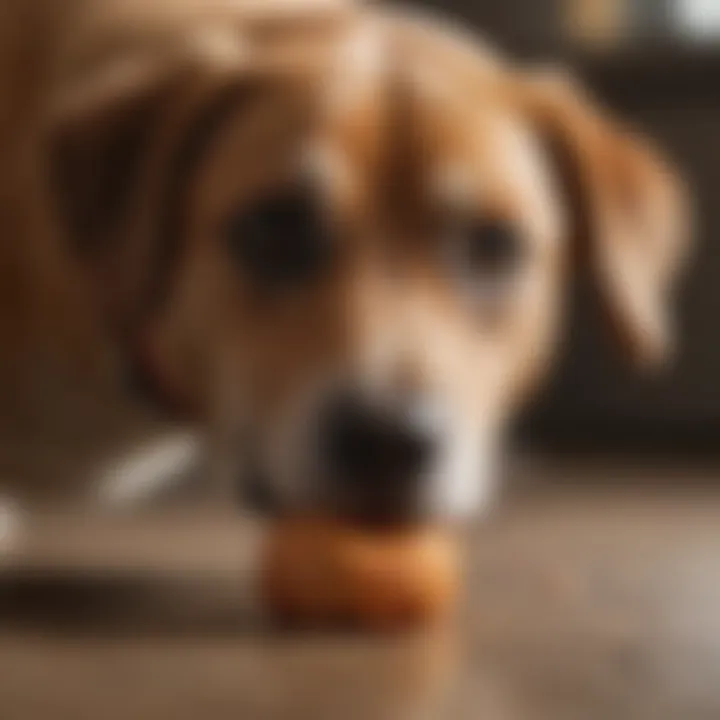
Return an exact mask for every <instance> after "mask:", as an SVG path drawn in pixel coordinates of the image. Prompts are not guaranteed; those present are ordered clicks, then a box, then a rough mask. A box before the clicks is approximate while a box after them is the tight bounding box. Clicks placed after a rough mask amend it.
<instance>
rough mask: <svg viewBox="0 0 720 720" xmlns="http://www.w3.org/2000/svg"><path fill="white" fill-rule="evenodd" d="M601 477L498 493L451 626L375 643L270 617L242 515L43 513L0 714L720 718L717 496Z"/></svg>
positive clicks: (29, 550)
mask: <svg viewBox="0 0 720 720" xmlns="http://www.w3.org/2000/svg"><path fill="white" fill-rule="evenodd" d="M570 479H572V478H570ZM603 479H604V476H603V473H602V472H599V473H597V478H596V480H597V481H596V482H593V483H591V484H590V485H589V487H585V489H582V490H580V489H578V486H577V485H574V484H573V483H572V482H568V483H560V484H552V485H548V486H544V485H542V484H541V485H539V486H536V487H531V488H529V489H527V490H525V491H523V492H518V493H517V494H515V495H513V496H511V497H509V498H507V499H506V501H505V503H504V504H503V505H502V507H501V508H500V510H499V511H498V512H497V513H496V514H495V515H494V516H493V517H492V518H491V519H489V520H488V521H486V522H485V523H484V524H482V525H480V524H478V526H477V527H473V528H471V529H470V530H469V531H468V541H467V542H468V544H467V549H468V562H467V574H468V585H467V592H466V595H465V597H464V598H463V603H462V607H461V608H460V610H459V616H458V617H457V618H456V619H454V621H453V622H451V623H448V626H447V627H444V628H440V629H436V630H435V631H433V632H432V633H427V634H424V635H420V636H416V637H411V638H409V637H406V638H393V639H387V638H386V639H384V640H378V639H371V638H364V637H357V636H355V637H353V636H347V635H345V636H343V635H341V634H335V635H325V636H318V635H314V634H306V635H299V634H288V633H282V632H278V631H276V630H273V629H272V628H270V627H268V626H267V624H266V623H265V622H264V621H263V619H262V616H261V614H260V612H259V611H258V608H257V606H256V604H255V602H254V598H253V595H252V582H251V578H252V574H253V559H254V557H255V552H256V547H257V541H258V537H259V528H258V527H257V526H256V525H254V524H252V523H251V522H250V521H240V522H239V521H238V520H237V518H234V517H231V516H229V515H228V516H221V515H211V514H205V513H199V512H195V513H193V514H185V513H173V514H170V513H168V514H164V515H163V516H162V517H160V516H156V517H150V516H148V517H145V518H135V519H132V520H130V519H127V520H120V519H115V520H112V521H110V520H108V519H107V518H105V519H103V518H89V517H87V518H84V519H80V518H78V517H71V516H69V515H66V514H62V515H52V514H48V515H44V516H39V517H37V518H35V520H34V521H33V527H32V528H30V532H29V533H28V535H27V536H26V543H25V545H24V548H23V551H22V554H21V556H19V557H17V558H16V559H15V560H14V561H13V562H12V563H6V567H5V568H4V571H2V572H0V718H2V720H36V719H37V720H55V718H58V719H63V720H64V719H67V720H85V719H86V718H87V719H88V720H98V719H99V718H102V719H103V720H114V719H115V718H117V719H118V720H121V719H122V720H145V719H147V720H160V719H161V718H180V719H181V720H182V719H183V718H188V720H189V719H192V720H197V719H198V718H205V717H208V718H212V719H213V720H222V719H224V718H228V719H230V718H232V720H264V719H265V718H268V719H272V720H275V719H279V720H284V719H285V718H287V719H288V720H303V719H307V720H324V719H325V718H327V719H328V720H344V719H346V718H347V719H348V720H353V719H354V718H357V719H358V720H361V719H362V720H376V719H377V720H380V719H382V720H384V719H385V718H387V719H388V720H396V719H397V720H400V719H402V718H409V719H410V720H414V719H415V718H436V717H437V718H443V719H445V718H449V719H452V720H465V719H467V720H483V719H485V718H487V719H488V720H595V719H597V720H717V719H718V718H720V487H718V489H716V490H713V489H712V488H711V487H710V486H708V485H707V484H705V483H699V482H696V481H697V480H701V479H705V478H704V477H703V478H700V477H697V476H693V475H692V474H691V473H688V474H687V476H685V475H684V474H683V473H679V474H678V475H677V476H676V477H675V478H673V481H672V482H667V478H665V480H666V482H663V483H662V484H653V483H651V482H641V483H637V484H627V483H622V482H617V479H618V477H617V473H614V476H613V478H612V479H613V480H614V481H615V482H603ZM605 479H608V480H609V478H605ZM645 479H646V480H647V478H645Z"/></svg>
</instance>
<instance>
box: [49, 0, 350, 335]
mask: <svg viewBox="0 0 720 720" xmlns="http://www.w3.org/2000/svg"><path fill="white" fill-rule="evenodd" d="M141 5H147V12H148V14H149V15H148V17H147V18H144V19H143V18H140V19H139V20H138V18H136V17H135V14H134V13H136V12H139V10H138V8H141V6H138V7H134V6H133V5H132V4H131V6H128V7H131V8H132V12H131V14H130V15H131V16H130V18H129V19H128V18H125V19H124V20H123V21H115V20H114V16H113V18H111V19H112V20H113V21H112V22H110V21H108V18H106V17H104V15H103V12H104V11H103V12H101V15H103V22H102V23H101V28H102V31H100V30H97V29H96V28H95V27H94V26H93V23H88V28H89V29H86V32H85V33H84V34H83V35H82V37H81V40H80V41H76V42H75V45H74V46H73V47H71V48H69V49H68V50H67V52H66V56H64V57H63V61H62V63H61V64H62V67H60V68H59V69H58V70H57V72H56V77H55V78H54V80H53V88H54V91H53V92H52V93H51V95H50V98H49V102H48V104H47V108H46V110H45V113H44V115H45V122H44V128H43V131H44V141H45V147H46V153H45V160H46V163H47V168H46V174H47V177H48V180H49V183H48V185H49V187H48V191H49V194H50V197H51V201H52V204H53V205H54V208H55V210H56V213H57V218H58V225H59V226H61V227H62V228H63V229H64V230H66V236H67V243H68V244H69V245H70V246H71V248H73V249H74V250H75V251H76V252H78V253H79V255H80V256H81V258H84V259H85V260H87V262H86V263H85V267H86V268H87V269H88V271H89V272H90V274H91V277H90V280H91V281H92V280H93V279H95V281H96V284H98V286H99V287H98V290H99V292H98V295H97V297H98V299H100V300H103V301H108V302H109V303H110V304H111V307H110V308H108V310H109V313H110V315H111V316H112V317H113V319H115V318H117V317H119V316H120V315H124V316H125V318H124V320H123V322H124V323H125V324H128V323H131V322H132V320H131V319H129V316H130V315H132V314H133V312H135V313H137V311H138V310H142V309H143V307H142V305H143V303H144V302H145V301H146V300H147V293H148V291H150V292H152V287H151V286H153V285H158V284H162V283H157V282H156V280H157V277H156V276H155V275H154V273H155V270H158V269H159V270H163V268H158V267H157V266H159V265H163V266H167V265H169V264H170V261H171V260H172V259H173V257H174V256H175V255H176V254H177V253H175V252H174V250H175V248H174V245H176V244H177V242H178V237H179V235H180V234H181V233H180V228H179V227H175V226H174V225H173V222H174V219H173V218H174V216H175V215H178V213H175V214H174V215H173V217H170V215H171V214H172V212H171V211H172V210H173V208H175V209H179V210H180V211H182V209H183V207H184V204H185V203H184V200H185V197H184V194H185V193H186V191H187V188H186V186H187V185H189V183H190V180H191V176H192V174H193V172H194V170H195V167H194V165H195V164H196V163H197V162H198V159H199V157H200V156H201V155H202V153H203V152H204V151H205V150H206V149H207V146H208V145H209V143H210V142H211V141H212V139H213V136H214V135H215V134H216V131H217V130H218V126H219V124H220V123H222V122H223V121H224V120H225V119H227V118H228V117H229V116H230V115H232V114H233V113H234V111H235V109H236V107H237V106H238V104H242V103H246V101H248V100H250V99H251V98H255V96H256V95H257V94H259V93H264V92H273V93H277V94H279V95H282V96H283V97H285V96H287V97H288V103H289V102H291V100H292V99H293V98H295V97H296V96H298V95H299V94H300V93H299V92H298V90H299V89H300V88H301V87H303V88H304V87H305V86H306V85H308V84H309V82H310V81H309V80H308V78H310V77H312V73H313V72H315V71H316V69H317V68H321V69H322V68H323V67H324V66H325V65H327V61H326V60H325V55H326V54H327V52H331V51H332V37H333V33H334V32H335V27H336V26H341V25H342V24H343V23H344V21H345V19H346V18H347V17H348V15H349V9H348V10H346V7H348V8H349V3H347V2H345V0H330V2H324V3H323V2H321V1H320V0H311V2H309V3H300V4H295V3H289V4H287V8H286V9H283V8H284V7H285V5H286V4H285V3H278V4H277V5H278V9H277V10H275V9H273V8H274V7H275V6H274V5H273V4H271V3H269V4H268V8H267V9H263V8H264V7H265V6H264V5H262V4H259V5H258V6H257V8H255V12H251V8H250V7H249V6H246V4H245V3H234V2H230V3H228V4H227V6H225V5H223V6H222V7H220V6H218V8H216V9H215V10H214V11H211V10H210V9H208V7H207V5H206V4H204V3H203V2H202V1H201V0H190V1H189V2H188V3H187V8H186V9H187V12H185V10H184V9H183V8H185V5H184V4H183V3H180V4H177V13H176V11H175V8H176V3H175V2H173V3H172V4H171V5H170V6H169V7H170V8H171V9H172V12H170V10H168V9H167V8H165V6H164V5H163V4H162V3H160V4H159V5H158V7H160V8H161V10H160V11H158V12H159V19H158V18H154V17H153V13H154V7H155V4H154V3H147V4H141ZM101 6H102V4H101ZM120 6H121V7H124V6H125V4H123V3H120ZM306 6H307V7H306ZM326 6H327V7H326ZM246 7H247V11H246V9H245V8H246ZM253 7H255V6H254V5H253ZM141 9H142V8H141ZM191 11H192V12H191ZM168 13H170V14H169V16H168V17H165V15H166V14H168ZM176 15H177V16H176ZM143 17H144V16H143ZM286 88H289V89H288V90H286ZM180 214H181V213H180ZM176 224H177V223H176ZM171 225H173V226H172V227H171ZM113 305H114V306H117V307H112V306H113ZM132 306H134V307H132Z"/></svg>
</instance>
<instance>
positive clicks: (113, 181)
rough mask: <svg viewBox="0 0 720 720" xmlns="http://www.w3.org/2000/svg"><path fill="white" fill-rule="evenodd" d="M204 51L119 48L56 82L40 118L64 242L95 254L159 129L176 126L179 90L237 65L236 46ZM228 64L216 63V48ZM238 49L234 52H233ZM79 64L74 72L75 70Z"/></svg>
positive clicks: (123, 207)
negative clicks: (171, 123)
mask: <svg viewBox="0 0 720 720" xmlns="http://www.w3.org/2000/svg"><path fill="white" fill-rule="evenodd" d="M204 39H205V40H208V41H209V42H207V43H206V44H205V45H204V46H203V45H201V44H200V43H197V44H191V43H185V44H184V45H183V46H182V47H175V48H167V47H166V48H157V49H149V48H147V47H137V48H133V47H128V48H118V49H117V50H116V51H114V52H109V53H107V54H106V55H105V56H103V57H100V58H99V59H95V58H82V59H81V61H75V63H74V64H73V66H72V67H71V68H70V70H68V71H66V73H65V75H66V77H60V78H59V79H58V81H57V82H56V90H55V92H54V94H53V95H52V96H51V98H50V102H49V103H48V109H47V113H46V114H47V118H46V121H45V126H46V127H45V139H46V147H47V155H46V158H47V161H48V168H47V169H48V177H49V181H50V188H49V190H50V192H51V195H52V197H53V198H54V199H55V207H56V210H57V211H58V213H59V216H60V220H61V223H62V224H63V225H64V226H65V228H66V230H67V235H68V240H69V242H70V243H71V244H72V245H73V246H74V247H75V248H76V249H78V250H80V251H82V252H86V253H89V254H92V253H94V252H98V251H100V250H102V249H103V248H104V247H105V245H106V244H107V243H108V242H110V241H111V240H112V236H113V234H114V233H115V232H116V231H117V230H118V227H119V225H120V224H121V223H122V221H123V218H124V216H125V213H126V211H127V210H128V206H129V204H130V203H131V202H132V201H133V200H134V199H135V198H134V194H135V193H134V190H135V189H136V187H137V185H138V182H139V175H140V173H141V172H142V169H143V163H144V162H145V161H146V160H147V156H148V154H150V153H152V152H157V151H158V148H159V146H160V145H162V144H163V142H164V140H163V138H162V136H161V135H160V133H159V127H160V126H161V125H164V124H165V123H166V121H167V120H168V119H172V117H173V116H174V118H175V119H176V122H181V118H180V117H179V116H178V113H182V109H181V108H178V107H177V104H176V101H178V100H179V98H176V97H175V96H176V95H177V90H178V88H179V86H180V85H181V83H184V84H185V87H186V88H188V87H191V86H192V82H193V80H192V78H193V77H194V78H195V80H196V82H198V81H199V77H200V73H201V72H208V71H211V70H213V69H216V70H217V74H218V75H219V74H220V72H221V71H222V70H223V69H228V70H229V69H230V67H231V66H232V65H233V64H239V63H240V62H241V50H240V45H239V43H237V44H236V45H235V46H234V47H233V46H232V45H230V43H228V42H227V37H222V36H221V35H220V34H218V35H217V37H216V42H217V43H218V44H217V46H216V48H217V49H218V52H216V53H215V55H214V56H213V55H212V52H211V51H212V46H211V44H210V41H211V39H210V38H209V37H207V36H204ZM223 42H224V44H223V46H222V50H223V51H224V52H225V60H226V65H225V66H224V67H223V65H222V64H221V63H220V52H219V48H220V43H223ZM233 50H235V55H233ZM75 66H79V67H75Z"/></svg>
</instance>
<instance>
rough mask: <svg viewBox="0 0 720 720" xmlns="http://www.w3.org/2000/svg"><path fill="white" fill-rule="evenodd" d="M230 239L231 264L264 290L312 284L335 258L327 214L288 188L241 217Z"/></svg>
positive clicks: (234, 223)
mask: <svg viewBox="0 0 720 720" xmlns="http://www.w3.org/2000/svg"><path fill="white" fill-rule="evenodd" d="M227 234H228V242H229V245H230V249H231V253H232V255H233V258H234V259H235V260H236V262H237V263H238V265H239V266H240V267H241V269H242V270H243V272H245V273H247V275H248V277H249V279H250V281H251V282H253V283H255V284H257V285H258V286H261V287H263V288H268V289H280V288H283V287H288V286H296V285H300V284H304V283H308V282H311V281H312V280H314V279H316V278H317V277H318V276H319V275H320V274H321V273H322V272H323V270H324V269H325V268H326V267H327V265H328V263H329V261H330V259H331V256H332V250H333V247H332V246H333V243H332V239H331V237H330V232H329V228H328V224H327V220H326V217H325V215H324V212H323V208H322V207H321V203H320V202H319V199H318V198H317V197H316V196H315V195H314V194H313V193H312V192H310V191H308V190H307V189H305V188H299V187H298V188H295V187H294V188H290V189H289V190H286V191H284V192H282V193H280V194H276V195H273V196H271V197H268V198H265V199H264V200H262V201H261V202H259V203H258V204H257V205H255V206H254V207H252V208H249V209H245V210H243V211H241V212H238V213H237V214H236V215H234V216H233V217H232V218H231V220H230V222H229V226H228V229H227Z"/></svg>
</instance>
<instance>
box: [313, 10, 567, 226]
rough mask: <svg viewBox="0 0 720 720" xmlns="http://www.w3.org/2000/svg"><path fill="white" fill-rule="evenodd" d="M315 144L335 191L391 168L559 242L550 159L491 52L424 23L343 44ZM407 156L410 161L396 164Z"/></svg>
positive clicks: (429, 191)
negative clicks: (320, 135)
mask: <svg viewBox="0 0 720 720" xmlns="http://www.w3.org/2000/svg"><path fill="white" fill-rule="evenodd" d="M339 47H340V50H339V53H338V56H337V66H336V68H335V69H334V72H333V73H331V75H330V76H329V82H328V85H327V89H326V95H325V98H324V103H325V112H326V117H327V123H326V124H325V126H324V127H325V132H324V134H323V136H322V137H321V138H320V140H319V141H318V142H316V143H313V144H312V146H311V148H310V152H309V153H308V155H309V157H311V158H314V161H315V162H316V166H317V167H318V168H321V169H322V171H324V172H325V173H326V175H327V177H328V180H329V181H330V184H331V185H334V186H335V187H338V186H339V187H341V188H344V189H346V190H347V191H348V192H352V191H353V190H354V191H356V192H357V191H361V190H359V189H358V188H357V187H353V183H356V184H358V185H362V184H363V183H364V184H365V185H366V186H369V187H371V188H372V187H374V188H381V189H383V190H384V187H385V186H384V185H383V184H382V183H378V182H377V174H378V173H381V172H385V171H387V166H388V164H389V163H394V164H395V165H396V166H397V165H401V166H402V167H403V168H405V170H406V172H405V174H404V176H400V177H401V178H402V180H403V181H405V182H408V181H409V176H410V174H412V182H414V183H416V184H417V183H422V191H423V194H424V196H425V197H426V198H427V197H429V198H432V199H433V200H434V201H437V202H439V203H443V204H445V205H446V206H453V205H465V206H466V207H468V206H469V207H470V208H478V209H481V208H485V209H487V210H489V211H497V212H501V213H502V214H505V215H508V216H512V217H514V218H516V219H518V220H519V221H520V222H524V223H527V224H528V225H534V226H535V227H533V228H532V229H533V230H534V231H536V234H538V235H542V236H552V235H557V234H558V228H557V226H558V224H559V222H560V219H559V218H558V217H557V215H558V212H557V211H556V208H555V207H554V203H555V201H554V199H553V198H554V187H553V181H552V177H551V173H550V172H549V168H548V163H547V157H546V153H545V150H544V148H543V145H542V143H541V142H540V139H539V137H538V134H537V133H536V132H535V130H534V128H533V126H532V124H531V123H530V122H529V121H528V119H527V118H526V117H525V116H524V114H523V112H522V108H521V106H520V105H519V104H518V103H514V102H513V94H512V92H510V91H509V86H510V85H511V83H512V76H511V74H510V73H509V72H508V71H506V70H505V69H504V67H503V65H502V63H501V61H500V60H498V59H497V58H496V57H495V56H494V55H493V54H492V53H491V52H490V51H488V50H487V49H485V48H483V47H482V46H480V47H479V48H478V47H475V46H471V45H470V44H468V43H467V42H466V41H464V40H463V39H462V38H461V37H457V36H456V35H455V34H453V33H446V32H442V31H438V30H437V28H435V27H433V28H429V27H426V26H425V25H423V24H422V23H417V22H413V23H409V24H408V23H407V22H403V21H394V20H393V19H390V20H388V19H387V18H384V22H381V21H379V20H378V19H374V20H372V21H369V22H368V23H366V24H365V25H362V26H361V27H359V28H356V29H354V30H353V31H352V32H351V33H349V34H348V36H347V37H346V38H345V39H344V41H343V42H342V43H340V46H339ZM402 153H405V154H406V155H407V157H405V158H404V159H403V158H400V157H399V156H400V155H401V154H402Z"/></svg>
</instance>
